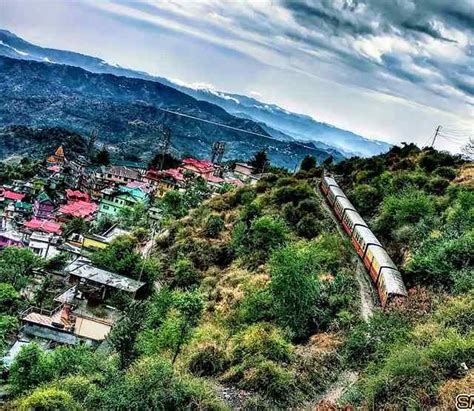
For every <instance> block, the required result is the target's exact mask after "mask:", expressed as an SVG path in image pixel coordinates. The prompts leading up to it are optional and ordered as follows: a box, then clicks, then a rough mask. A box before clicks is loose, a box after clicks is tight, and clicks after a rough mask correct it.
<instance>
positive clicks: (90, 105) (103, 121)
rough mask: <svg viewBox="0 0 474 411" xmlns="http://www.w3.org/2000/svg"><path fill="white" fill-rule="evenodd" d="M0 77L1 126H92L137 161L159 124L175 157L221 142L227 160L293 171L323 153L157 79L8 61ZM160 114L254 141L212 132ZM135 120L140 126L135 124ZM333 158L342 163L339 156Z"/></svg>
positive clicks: (154, 144)
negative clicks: (267, 161) (257, 161)
mask: <svg viewBox="0 0 474 411" xmlns="http://www.w3.org/2000/svg"><path fill="white" fill-rule="evenodd" d="M0 76H1V77H2V78H3V79H4V81H3V82H2V83H1V84H0V126H9V125H14V124H23V125H28V126H36V127H56V126H59V127H65V128H68V129H73V130H75V131H77V132H82V133H89V132H90V131H91V129H92V128H95V127H97V128H98V129H99V133H100V138H101V139H102V140H103V141H105V142H107V143H110V144H114V145H116V146H118V147H119V148H120V149H122V151H126V152H133V153H139V154H140V155H142V156H143V155H147V154H151V153H152V152H153V151H156V150H157V149H158V146H159V139H158V138H157V134H158V132H157V131H156V127H157V126H158V125H160V126H168V127H169V128H170V129H171V131H172V134H173V141H172V144H173V147H174V148H175V150H177V151H179V152H180V153H181V154H183V153H186V154H192V155H195V156H199V157H208V156H209V154H210V149H211V144H212V142H214V141H217V140H220V141H225V142H226V143H227V151H226V157H227V158H244V159H246V158H250V157H251V156H252V155H253V154H254V153H255V152H256V151H258V150H262V149H266V150H267V151H268V153H269V157H270V158H271V159H272V161H273V162H274V163H275V164H278V165H280V166H284V167H291V168H293V167H294V166H295V165H297V164H299V162H300V161H301V159H302V158H303V157H304V156H305V155H307V154H312V155H314V156H315V157H316V158H318V160H320V161H321V160H324V159H325V158H327V157H328V155H329V154H328V153H327V152H326V151H323V150H319V149H316V148H313V147H311V146H309V145H308V146H305V145H302V144H299V143H296V142H281V141H277V140H275V139H272V138H270V137H265V135H267V133H266V132H265V131H264V130H263V129H262V128H261V127H260V126H259V125H258V124H256V123H255V122H253V121H251V120H246V119H241V118H237V117H234V116H232V115H230V114H229V113H227V112H226V111H225V110H223V109H222V108H220V107H218V106H216V105H213V104H210V103H207V102H204V101H198V100H196V99H194V98H193V97H190V96H188V95H186V94H184V93H182V92H180V91H178V90H175V89H173V88H171V87H168V86H165V85H163V84H161V83H158V82H156V81H148V80H142V79H137V78H129V77H117V76H115V75H111V74H96V73H90V72H88V71H85V70H83V69H81V68H77V67H72V66H65V65H58V64H49V63H42V62H36V61H26V60H18V59H11V58H7V57H0ZM162 109H166V110H171V111H175V112H179V113H183V114H186V115H191V116H196V117H199V118H201V119H205V120H207V121H213V122H218V123H221V124H225V125H227V126H229V127H236V128H239V129H244V130H247V131H249V132H252V133H258V134H260V135H259V136H257V135H254V134H247V133H242V132H237V131H233V130H229V129H226V128H221V127H216V126H214V125H212V124H209V123H205V122H200V121H196V120H194V119H190V118H187V117H180V116H176V115H175V114H171V113H169V112H166V111H163V110H162ZM137 122H139V123H140V127H137V126H134V125H133V124H136V123H137ZM331 154H333V155H334V157H335V158H336V159H341V158H342V155H341V154H339V153H337V152H334V153H331Z"/></svg>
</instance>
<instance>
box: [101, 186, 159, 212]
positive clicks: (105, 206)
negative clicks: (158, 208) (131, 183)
mask: <svg viewBox="0 0 474 411" xmlns="http://www.w3.org/2000/svg"><path fill="white" fill-rule="evenodd" d="M102 194H103V195H102V198H101V200H100V204H99V218H100V217H105V216H108V217H111V218H115V217H117V216H118V214H119V212H120V210H123V209H124V208H125V207H133V206H134V205H135V204H138V203H142V204H148V202H149V199H150V198H149V195H148V193H145V192H143V191H142V190H141V189H140V188H130V187H127V186H121V187H118V188H117V189H110V188H109V189H105V190H103V192H102Z"/></svg>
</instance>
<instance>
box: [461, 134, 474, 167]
mask: <svg viewBox="0 0 474 411" xmlns="http://www.w3.org/2000/svg"><path fill="white" fill-rule="evenodd" d="M462 153H463V154H464V155H465V156H466V157H467V159H468V160H471V161H472V160H474V138H472V137H469V141H468V142H467V143H466V145H464V146H463V147H462Z"/></svg>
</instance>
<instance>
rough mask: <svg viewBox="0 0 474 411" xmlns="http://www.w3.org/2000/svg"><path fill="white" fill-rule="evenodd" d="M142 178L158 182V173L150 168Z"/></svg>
mask: <svg viewBox="0 0 474 411" xmlns="http://www.w3.org/2000/svg"><path fill="white" fill-rule="evenodd" d="M143 178H145V179H149V180H155V181H158V180H159V179H160V172H159V171H158V170H155V169H154V168H150V169H149V170H147V171H146V173H145V175H144V176H143Z"/></svg>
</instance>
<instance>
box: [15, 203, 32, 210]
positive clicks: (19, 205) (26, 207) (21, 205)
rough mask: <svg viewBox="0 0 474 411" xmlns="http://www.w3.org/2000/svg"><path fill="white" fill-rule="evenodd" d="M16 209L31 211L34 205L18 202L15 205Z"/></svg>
mask: <svg viewBox="0 0 474 411" xmlns="http://www.w3.org/2000/svg"><path fill="white" fill-rule="evenodd" d="M15 208H21V209H23V210H31V209H33V205H32V204H30V203H25V202H24V201H17V202H16V203H15Z"/></svg>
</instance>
